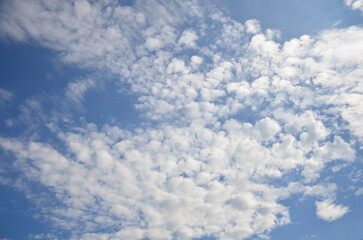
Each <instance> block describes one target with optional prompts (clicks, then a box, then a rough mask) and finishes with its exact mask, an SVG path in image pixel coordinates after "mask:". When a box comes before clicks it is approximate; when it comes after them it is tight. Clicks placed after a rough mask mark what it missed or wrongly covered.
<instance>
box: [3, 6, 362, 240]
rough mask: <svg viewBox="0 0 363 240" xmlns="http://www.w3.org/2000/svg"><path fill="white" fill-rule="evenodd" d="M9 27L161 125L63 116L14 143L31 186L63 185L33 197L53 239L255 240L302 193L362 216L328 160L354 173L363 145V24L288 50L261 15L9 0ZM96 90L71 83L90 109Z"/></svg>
mask: <svg viewBox="0 0 363 240" xmlns="http://www.w3.org/2000/svg"><path fill="white" fill-rule="evenodd" d="M345 2H346V4H347V5H348V6H351V7H352V8H360V5H359V3H360V2H361V1H355V2H353V1H345ZM0 26H1V27H0V32H1V35H2V37H4V38H8V39H13V40H16V41H19V42H27V41H35V42H37V43H38V44H39V45H40V46H42V47H45V48H48V49H51V50H54V51H56V52H57V53H58V54H59V57H60V59H61V60H62V61H63V62H64V63H65V64H75V65H77V66H78V67H79V68H86V69H91V70H97V71H100V72H101V73H99V74H102V73H103V74H105V76H107V74H106V73H111V74H114V75H117V79H119V80H117V81H120V82H121V83H127V84H129V86H130V92H131V93H132V94H133V95H135V96H136V97H137V104H136V106H135V108H136V109H137V110H138V111H139V113H140V114H141V115H142V116H143V117H144V119H145V122H151V124H145V125H140V126H139V127H137V128H135V129H131V130H130V129H128V130H126V129H123V128H122V127H120V126H119V125H118V124H114V125H110V124H105V125H98V126H97V125H95V124H93V123H85V124H84V125H82V126H72V127H69V128H62V127H60V126H59V125H60V124H59V120H54V118H55V117H56V116H58V115H53V116H44V117H43V118H42V119H43V120H42V122H43V123H44V124H46V125H47V126H48V128H49V129H50V131H51V132H52V134H53V135H54V136H53V137H54V138H55V139H56V141H49V142H48V141H47V140H46V139H45V140H42V139H39V138H36V137H32V136H26V135H24V136H19V137H18V138H14V137H12V138H10V137H6V136H4V137H1V138H0V146H1V147H2V148H3V149H4V150H7V151H10V152H12V153H13V155H14V156H15V157H16V160H15V162H14V166H15V167H16V168H17V170H18V171H20V172H21V173H22V175H21V177H20V179H19V181H18V182H19V183H23V184H24V186H22V187H21V188H23V189H28V190H26V191H25V192H26V193H28V192H29V191H30V192H31V191H32V190H31V188H30V187H29V186H28V185H27V184H26V182H28V181H32V182H36V183H37V184H39V185H41V186H43V187H45V188H47V189H49V191H50V193H49V196H48V195H47V196H44V195H42V194H39V192H36V191H35V190H34V191H35V192H32V193H29V194H28V197H29V198H31V199H32V200H33V201H34V202H38V203H39V207H40V208H41V209H42V210H43V211H42V212H43V213H44V214H43V215H44V216H43V217H44V218H46V219H49V220H51V222H52V223H53V224H54V228H56V229H66V230H68V231H69V232H71V235H72V237H73V238H75V239H144V238H149V239H174V238H176V239H192V238H199V237H203V236H212V235H213V236H215V237H216V238H218V239H246V238H248V237H251V236H260V237H262V236H265V235H266V234H268V233H269V232H270V231H271V230H272V229H274V228H276V227H278V226H282V225H285V224H288V223H290V222H291V220H290V214H289V206H285V205H284V204H283V203H282V202H281V200H283V199H288V198H291V197H292V196H295V195H299V194H301V195H304V196H310V197H311V196H314V197H317V198H324V199H327V198H328V199H329V200H323V201H317V202H316V207H317V212H316V214H317V216H318V217H319V218H321V219H322V220H325V221H328V222H330V221H333V220H336V219H338V218H341V217H343V215H345V214H346V213H347V212H348V211H349V208H348V207H344V206H342V205H337V204H334V203H333V200H335V198H336V192H337V187H336V185H335V184H334V183H329V184H327V183H326V181H323V180H322V179H321V178H320V177H321V174H322V172H323V171H325V170H326V167H327V165H328V164H329V165H334V164H341V163H347V164H351V163H352V162H354V161H355V159H356V150H355V145H354V144H355V143H356V142H358V143H361V141H362V139H363V125H362V123H361V120H360V119H362V118H363V105H362V104H363V95H362V91H363V85H362V83H361V79H362V77H363V71H362V69H363V58H362V56H363V47H362V44H361V43H362V39H363V29H362V28H361V27H358V26H353V27H348V28H344V29H339V30H336V29H332V30H327V31H324V32H322V33H321V34H320V35H318V36H315V37H313V36H307V35H304V36H302V37H300V38H298V39H297V38H294V39H291V40H289V41H287V42H282V43H281V42H277V41H274V40H273V38H274V37H273V36H276V35H277V34H278V33H277V32H274V31H273V30H264V29H262V28H261V26H260V24H259V22H258V21H257V20H248V21H247V22H246V23H244V24H241V23H238V22H236V21H234V20H232V19H230V18H228V17H224V16H223V15H222V14H221V13H219V12H216V10H211V9H208V8H205V7H203V5H198V4H196V3H195V2H193V1H192V2H189V1H177V2H173V3H170V2H168V1H165V2H163V3H160V2H158V1H135V3H134V4H133V5H132V6H121V5H118V3H117V2H112V1H111V2H110V1H96V2H93V3H90V2H88V1H84V0H77V1H61V2H60V1H42V0H26V1H4V2H3V3H2V10H1V14H0ZM206 41H210V42H212V43H211V44H204V45H203V42H206ZM97 87H98V86H97V84H96V83H95V81H93V80H88V79H86V80H79V81H73V82H71V83H69V84H68V86H67V87H66V89H65V90H64V91H63V95H64V98H65V99H68V100H70V101H71V102H72V101H73V102H74V103H76V104H82V101H83V100H84V96H85V94H86V92H87V91H88V90H89V89H91V88H97ZM0 90H1V89H0ZM0 93H1V96H2V98H8V97H6V96H10V95H9V94H8V93H7V91H5V90H1V92H0ZM121 93H122V92H121ZM4 96H5V97H4ZM34 101H35V100H34ZM115 101H116V99H115ZM39 104H40V103H39ZM115 104H118V103H117V102H115ZM37 106H38V105H37ZM24 109H30V108H26V107H24ZM37 109H38V110H37V111H30V110H24V112H26V111H30V112H31V113H32V114H33V113H34V112H40V113H41V112H42V110H41V107H40V105H39V107H38V108H37ZM54 112H57V107H56V106H55V107H54ZM58 113H59V112H58ZM58 113H57V114H58ZM54 114H56V113H54ZM249 114H250V115H255V120H254V121H251V120H249V118H248V115H249ZM27 116H28V115H27ZM42 116H43V115H42ZM237 116H239V117H237ZM338 120H339V121H338ZM70 123H72V121H67V124H70ZM346 131H348V132H349V133H350V134H351V135H352V140H349V139H346V138H344V137H342V136H343V132H346ZM353 139H354V140H353ZM354 141H356V142H354ZM55 142H57V143H55ZM58 144H59V145H58ZM291 176H293V177H291ZM276 183H277V184H276ZM358 192H359V191H358ZM48 198H49V199H48ZM53 200H54V201H57V202H59V203H60V205H59V206H54V204H52V201H53Z"/></svg>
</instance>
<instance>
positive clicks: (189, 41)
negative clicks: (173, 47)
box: [178, 30, 198, 48]
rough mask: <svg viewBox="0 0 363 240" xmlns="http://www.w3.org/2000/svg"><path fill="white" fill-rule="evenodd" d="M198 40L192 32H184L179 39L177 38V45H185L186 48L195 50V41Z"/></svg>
mask: <svg viewBox="0 0 363 240" xmlns="http://www.w3.org/2000/svg"><path fill="white" fill-rule="evenodd" d="M197 40H198V36H197V35H196V34H195V32H194V31H191V30H185V31H184V32H183V34H182V35H181V37H180V38H179V41H178V44H180V45H185V46H186V47H190V48H195V47H196V46H197V45H196V43H195V42H196V41H197Z"/></svg>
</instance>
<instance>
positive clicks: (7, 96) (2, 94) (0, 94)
mask: <svg viewBox="0 0 363 240" xmlns="http://www.w3.org/2000/svg"><path fill="white" fill-rule="evenodd" d="M13 97H14V95H13V94H12V93H11V92H9V91H7V90H5V89H2V88H0V104H3V103H4V102H6V101H9V100H11V99H12V98H13Z"/></svg>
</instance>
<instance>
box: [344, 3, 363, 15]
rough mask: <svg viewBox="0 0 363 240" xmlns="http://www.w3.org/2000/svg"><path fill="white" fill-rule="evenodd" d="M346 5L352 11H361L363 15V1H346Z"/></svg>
mask: <svg viewBox="0 0 363 240" xmlns="http://www.w3.org/2000/svg"><path fill="white" fill-rule="evenodd" d="M344 3H345V5H347V6H348V7H350V8H351V9H354V10H356V9H359V10H360V11H361V12H362V13H363V1H362V0H344Z"/></svg>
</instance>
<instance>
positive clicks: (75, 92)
mask: <svg viewBox="0 0 363 240" xmlns="http://www.w3.org/2000/svg"><path fill="white" fill-rule="evenodd" d="M95 85H96V83H95V82H94V81H93V80H91V79H84V80H79V81H76V82H71V83H69V84H68V86H67V88H66V92H65V96H66V98H68V99H69V100H70V101H72V102H74V103H75V104H81V102H82V101H83V100H84V95H85V93H86V92H87V91H88V90H89V89H91V88H94V87H95Z"/></svg>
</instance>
